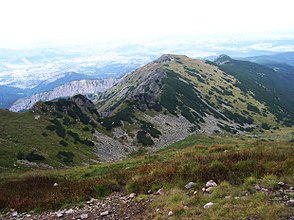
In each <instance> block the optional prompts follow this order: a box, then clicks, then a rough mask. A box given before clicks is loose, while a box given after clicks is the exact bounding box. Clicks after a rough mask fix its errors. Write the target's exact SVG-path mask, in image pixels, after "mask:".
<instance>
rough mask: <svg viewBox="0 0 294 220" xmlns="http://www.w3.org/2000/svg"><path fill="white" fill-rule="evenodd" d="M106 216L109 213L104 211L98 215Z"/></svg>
mask: <svg viewBox="0 0 294 220" xmlns="http://www.w3.org/2000/svg"><path fill="white" fill-rule="evenodd" d="M106 215H109V211H105V212H101V213H100V216H106Z"/></svg>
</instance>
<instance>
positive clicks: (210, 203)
mask: <svg viewBox="0 0 294 220" xmlns="http://www.w3.org/2000/svg"><path fill="white" fill-rule="evenodd" d="M213 205H214V204H213V203H212V202H209V203H206V204H205V205H204V206H203V208H205V209H209V208H211V207H212V206H213Z"/></svg>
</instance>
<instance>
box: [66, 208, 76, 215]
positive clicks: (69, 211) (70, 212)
mask: <svg viewBox="0 0 294 220" xmlns="http://www.w3.org/2000/svg"><path fill="white" fill-rule="evenodd" d="M72 213H74V210H73V209H69V210H66V211H65V214H67V215H70V214H72Z"/></svg>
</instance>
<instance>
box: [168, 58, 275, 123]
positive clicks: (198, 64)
mask: <svg viewBox="0 0 294 220" xmlns="http://www.w3.org/2000/svg"><path fill="white" fill-rule="evenodd" d="M175 57H176V59H177V61H176V62H171V63H166V64H165V65H166V67H167V68H168V69H171V70H173V71H174V72H176V73H178V74H179V75H180V76H181V77H182V78H183V79H186V80H187V81H188V82H191V83H192V84H194V85H195V86H196V87H197V89H198V90H199V91H200V92H201V95H202V98H204V99H206V100H207V102H209V103H211V104H212V105H213V106H214V107H216V108H217V109H218V110H220V111H221V112H224V113H225V115H226V116H228V117H229V118H232V116H231V115H230V112H231V113H233V114H236V113H237V114H239V115H241V116H243V117H245V118H252V119H254V122H255V123H257V124H261V123H269V124H272V125H274V126H275V125H276V123H275V117H274V115H273V114H271V113H269V112H267V114H266V115H264V114H261V112H262V111H263V109H266V106H265V105H264V104H263V103H262V102H259V101H258V100H256V99H255V98H254V95H253V94H252V93H250V92H242V91H241V90H240V88H238V87H236V86H235V83H236V82H237V79H236V78H235V77H233V76H230V75H228V74H226V73H225V72H223V71H221V70H220V69H219V68H217V67H216V66H214V65H210V64H207V63H205V62H204V61H201V60H193V59H190V58H188V57H185V56H175ZM246 86H247V85H246ZM163 89H164V88H163ZM248 103H250V104H252V105H254V106H256V107H257V108H258V109H259V111H260V113H256V112H253V111H250V110H248V109H247V107H248Z"/></svg>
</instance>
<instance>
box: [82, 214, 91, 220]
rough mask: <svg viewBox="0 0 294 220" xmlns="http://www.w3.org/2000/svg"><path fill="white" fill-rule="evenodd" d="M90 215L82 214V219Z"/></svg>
mask: <svg viewBox="0 0 294 220" xmlns="http://www.w3.org/2000/svg"><path fill="white" fill-rule="evenodd" d="M88 217H89V215H88V214H81V219H87V218H88Z"/></svg>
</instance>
